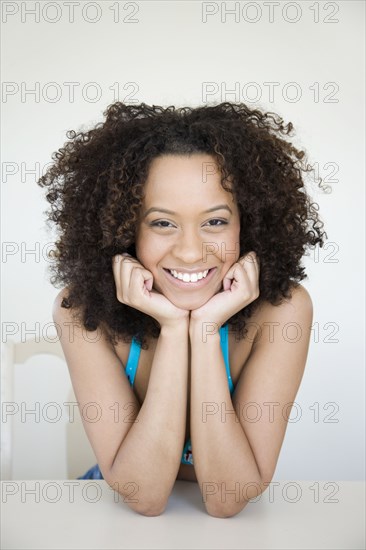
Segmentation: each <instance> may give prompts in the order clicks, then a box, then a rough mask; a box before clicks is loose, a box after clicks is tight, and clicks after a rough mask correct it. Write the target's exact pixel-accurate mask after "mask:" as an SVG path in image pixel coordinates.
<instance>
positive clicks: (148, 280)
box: [130, 264, 154, 293]
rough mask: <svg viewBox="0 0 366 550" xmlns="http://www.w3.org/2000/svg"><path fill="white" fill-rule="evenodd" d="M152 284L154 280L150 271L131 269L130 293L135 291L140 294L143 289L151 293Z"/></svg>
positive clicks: (136, 267)
mask: <svg viewBox="0 0 366 550" xmlns="http://www.w3.org/2000/svg"><path fill="white" fill-rule="evenodd" d="M140 265H141V264H140ZM153 282H154V278H153V275H152V273H151V271H148V270H147V269H145V268H144V267H140V266H134V267H132V271H131V279H130V286H131V292H136V291H137V293H140V292H141V291H142V292H144V290H145V289H146V290H148V291H149V292H151V289H152V286H153Z"/></svg>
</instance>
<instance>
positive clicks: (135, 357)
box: [125, 338, 141, 386]
mask: <svg viewBox="0 0 366 550" xmlns="http://www.w3.org/2000/svg"><path fill="white" fill-rule="evenodd" d="M140 352H141V346H140V344H139V343H138V342H137V341H136V340H135V338H132V342H131V346H130V353H129V354H128V360H127V365H126V370H125V372H126V375H127V378H128V380H129V382H130V384H131V386H133V383H134V381H135V376H136V371H137V365H138V362H139V358H140Z"/></svg>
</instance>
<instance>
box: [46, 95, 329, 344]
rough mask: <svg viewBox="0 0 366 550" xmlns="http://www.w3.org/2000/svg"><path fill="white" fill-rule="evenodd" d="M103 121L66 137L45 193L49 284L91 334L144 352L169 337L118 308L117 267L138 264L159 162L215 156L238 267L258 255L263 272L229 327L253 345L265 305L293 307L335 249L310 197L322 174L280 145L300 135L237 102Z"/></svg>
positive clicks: (121, 112) (118, 109) (146, 319)
mask: <svg viewBox="0 0 366 550" xmlns="http://www.w3.org/2000/svg"><path fill="white" fill-rule="evenodd" d="M103 114H104V116H105V117H106V118H105V122H100V123H98V124H96V125H95V127H94V128H93V129H91V130H89V131H86V132H79V133H76V132H75V131H74V130H70V131H68V132H67V133H66V136H67V138H68V139H69V141H67V142H66V143H65V144H64V147H63V148H60V149H58V151H57V152H55V153H53V155H52V159H53V161H54V162H53V163H52V165H51V166H50V167H49V168H48V170H47V172H46V173H45V174H44V175H43V176H42V177H41V178H40V179H39V180H38V182H37V183H38V185H40V186H41V187H44V186H46V187H48V188H49V189H48V192H47V194H46V198H47V201H48V202H49V203H50V204H51V208H50V210H48V211H46V212H44V214H48V217H47V220H48V223H47V225H49V222H50V221H52V222H55V224H56V225H57V230H58V240H57V241H56V242H55V246H56V249H55V250H54V251H53V252H52V253H51V255H50V256H51V258H53V262H52V264H51V266H50V267H49V270H50V271H51V274H52V276H51V284H53V285H54V286H56V287H57V286H58V285H60V284H61V285H63V286H67V291H68V294H67V299H64V300H63V302H62V306H63V307H67V308H71V311H72V314H73V316H74V319H76V320H77V322H79V323H81V324H82V326H83V327H84V328H85V329H87V330H90V331H93V330H97V329H98V327H99V325H102V326H103V327H104V328H105V330H106V336H107V338H108V340H109V342H111V343H114V344H116V342H117V341H118V340H119V339H123V340H124V341H126V342H128V341H131V339H132V337H133V336H135V338H136V339H137V340H138V341H139V342H140V344H141V345H142V347H143V348H145V349H146V347H147V340H146V337H148V336H150V337H153V338H157V337H158V336H159V332H160V326H159V323H158V322H157V321H156V320H155V319H153V318H152V317H150V316H149V315H146V314H144V313H142V312H140V311H138V310H136V309H134V308H132V307H130V306H127V305H125V304H122V303H120V302H119V301H118V300H117V297H116V288H115V282H114V277H113V271H112V257H113V256H114V255H116V254H120V253H122V252H128V253H129V254H131V255H132V256H134V257H136V251H135V234H136V226H137V222H138V219H139V213H140V208H141V205H142V200H143V194H144V184H145V182H146V180H147V177H148V172H149V166H150V164H151V162H152V160H153V159H155V158H157V157H159V156H162V155H172V154H177V155H191V154H194V153H206V154H210V155H211V156H212V157H214V159H215V160H216V162H217V163H218V165H219V168H220V177H221V185H222V187H223V188H224V189H225V190H227V191H230V192H232V193H233V194H234V196H235V200H236V201H237V204H238V209H239V213H240V228H241V230H240V256H242V255H244V254H246V253H247V252H248V251H250V250H253V251H255V252H256V254H257V256H258V259H259V262H260V278H259V288H260V295H259V297H258V298H257V299H256V300H255V301H254V302H252V303H251V304H249V305H248V306H247V307H245V308H244V309H242V310H241V311H239V312H238V313H236V314H235V315H234V316H233V317H231V319H229V320H228V321H229V324H230V330H233V331H234V332H235V334H236V338H239V339H240V338H243V337H245V335H246V333H247V326H246V325H248V323H247V320H248V318H249V317H250V316H251V315H252V313H253V312H254V310H255V309H256V308H257V307H258V305H259V304H260V303H261V302H263V301H269V302H270V303H271V304H272V305H279V304H280V303H281V302H282V300H283V298H288V297H289V296H291V287H292V286H296V285H297V284H298V283H299V282H300V281H301V280H302V279H304V278H306V277H307V275H306V274H305V268H304V267H303V266H301V258H302V256H303V255H304V253H305V251H306V248H307V247H315V246H316V245H317V244H319V245H320V246H321V247H322V246H323V245H324V240H323V239H324V236H325V237H326V238H327V235H326V233H324V232H322V231H321V228H322V227H323V225H324V224H323V223H322V222H321V220H320V218H319V216H318V210H319V206H318V204H317V203H314V202H311V198H310V196H309V195H308V193H307V192H306V190H305V183H304V175H305V174H306V173H307V172H310V171H312V170H313V168H312V167H311V166H310V165H308V164H307V162H305V152H304V151H300V150H298V149H296V148H295V147H294V146H293V145H292V143H290V142H289V141H288V140H286V139H284V138H283V137H282V136H284V135H291V131H292V130H293V125H292V123H291V122H289V123H288V124H287V125H284V123H283V119H282V118H280V117H279V116H278V115H276V114H275V113H263V112H261V111H260V110H257V109H250V108H248V107H247V106H246V105H245V104H243V103H239V104H235V103H231V102H225V103H221V104H217V105H215V104H213V105H205V106H200V107H196V108H193V107H181V108H176V107H174V106H170V107H167V108H164V107H159V106H156V105H153V106H149V105H147V104H145V103H141V104H139V105H126V104H123V103H121V102H116V103H114V104H112V105H110V106H109V107H108V108H107V109H106V111H105V112H104V113H103ZM281 135H282V136H281ZM229 179H230V186H229V185H227V182H228V181H229ZM319 186H320V187H321V180H320V183H319Z"/></svg>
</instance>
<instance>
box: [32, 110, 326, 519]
mask: <svg viewBox="0 0 366 550" xmlns="http://www.w3.org/2000/svg"><path fill="white" fill-rule="evenodd" d="M105 114H106V121H105V122H104V123H101V124H98V125H97V126H96V127H95V128H93V129H92V130H90V131H89V132H86V133H79V134H76V133H75V132H70V133H69V134H68V137H69V138H70V141H69V142H68V143H66V144H65V146H64V147H63V148H62V149H60V150H59V151H58V152H57V153H56V154H55V156H54V160H55V162H54V165H53V166H51V168H50V169H49V170H48V172H47V173H46V174H45V175H44V176H43V177H42V178H41V179H40V180H39V184H40V185H41V186H48V187H49V191H48V194H47V196H46V197H47V200H48V201H49V202H50V203H51V205H52V208H51V211H50V212H49V219H50V220H51V221H53V222H55V223H56V224H58V226H59V229H60V238H59V240H58V241H57V242H56V243H55V244H56V251H55V258H56V261H55V263H54V265H53V266H51V271H52V272H53V274H54V277H53V279H52V282H53V283H54V284H59V283H62V284H63V286H64V288H63V289H62V290H61V292H60V293H59V294H58V296H57V298H56V300H55V302H54V307H53V318H54V320H55V322H57V323H59V324H60V325H62V323H68V324H69V323H73V324H74V326H75V331H74V334H76V338H74V339H73V341H72V342H71V341H68V339H67V337H66V335H67V334H69V332H68V331H64V332H63V336H62V337H61V343H62V347H63V350H64V353H65V357H66V360H67V364H68V367H69V370H70V376H71V380H72V383H73V387H74V391H75V395H76V396H77V399H78V403H79V407H80V410H81V411H82V410H83V406H85V404H86V403H89V402H91V401H92V402H97V403H98V405H99V407H100V408H101V410H102V413H103V414H102V415H101V418H100V421H99V422H98V423H90V422H87V421H86V419H84V418H83V422H84V427H85V430H86V433H87V435H88V437H89V440H90V443H91V445H92V447H93V450H94V452H95V455H96V458H97V461H98V464H97V465H96V466H95V467H93V468H92V469H91V470H90V471H89V472H87V473H86V474H85V475H84V476H83V477H84V478H89V477H98V478H100V477H104V478H105V479H106V481H107V482H108V483H109V484H110V486H111V487H113V488H115V490H117V491H118V492H120V493H121V494H122V495H123V496H124V497H128V495H129V491H130V483H131V480H133V483H134V484H135V486H136V487H137V488H138V497H137V498H136V499H132V500H129V499H128V498H127V500H125V502H127V503H128V504H129V505H130V506H131V508H133V509H134V510H136V511H137V512H139V513H142V514H145V515H157V514H160V513H162V512H163V510H164V509H165V507H166V505H167V502H168V498H169V495H170V493H171V490H172V487H173V485H174V482H175V480H176V479H185V480H191V481H197V482H198V483H199V486H200V489H201V492H202V497H203V502H204V504H205V507H206V509H207V511H208V513H209V514H211V515H213V516H217V517H228V516H232V515H235V514H237V513H238V512H239V511H240V510H242V509H243V508H244V507H245V505H246V504H247V502H248V500H250V499H251V498H253V497H255V496H257V495H258V494H259V493H261V492H263V491H264V490H265V488H266V487H267V486H268V483H269V481H270V480H271V479H272V476H273V474H274V471H275V467H276V463H277V459H278V456H279V452H280V449H281V445H282V442H283V438H284V435H285V431H286V426H287V420H288V416H289V415H290V411H291V408H288V406H286V405H288V403H291V402H293V401H294V399H295V396H296V393H297V391H298V388H299V385H300V382H301V378H302V375H303V372H304V368H305V363H306V357H307V352H308V346H309V337H310V329H311V323H312V302H311V298H310V296H309V294H308V293H307V291H306V290H305V289H304V288H303V287H302V286H301V285H300V284H299V283H300V281H301V280H302V279H304V278H305V277H306V275H305V273H304V268H303V267H302V265H301V258H302V256H303V254H304V252H305V250H306V249H307V248H308V247H315V246H316V245H318V244H319V245H320V246H322V245H323V242H324V236H325V233H324V232H322V231H321V227H322V225H323V224H322V223H321V222H320V219H319V216H318V213H317V208H316V206H317V205H315V204H314V203H312V202H311V200H310V197H309V196H308V195H307V193H306V190H305V185H304V180H303V176H304V175H305V174H306V173H307V172H308V171H309V170H310V168H309V167H308V165H307V164H306V162H305V159H304V156H305V155H304V153H303V152H302V151H298V150H297V149H296V148H295V147H293V146H292V144H291V143H290V142H289V141H287V140H285V139H284V138H283V137H282V136H284V135H288V134H289V133H290V132H291V130H292V124H291V123H289V124H287V125H286V126H284V125H283V120H282V119H280V118H279V117H277V116H276V115H273V114H272V113H262V112H260V111H259V110H254V109H253V110H251V109H249V108H248V107H247V106H245V105H243V104H231V103H222V104H219V105H216V106H204V107H197V108H188V107H185V108H180V109H176V108H175V107H168V108H163V107H157V106H153V107H150V106H148V105H146V104H141V105H137V106H135V105H133V106H132V105H131V106H128V105H124V104H122V103H115V104H113V105H111V106H110V107H109V108H108V109H107V111H106V113H105ZM281 135H282V136H281ZM75 251H77V254H75ZM268 323H274V324H275V326H279V327H280V328H281V326H286V325H287V324H288V323H293V324H295V325H296V326H299V327H300V335H301V336H300V338H298V340H296V342H289V340H288V339H287V338H283V337H277V338H275V339H273V338H272V335H271V338H270V339H269V340H266V339H265V338H263V333H264V332H263V331H262V328H263V327H265V326H267V325H268ZM85 329H86V331H87V333H86V334H87V338H85ZM98 329H99V332H97V330H98ZM280 332H281V331H280ZM282 334H283V331H282ZM96 335H97V336H98V338H96ZM121 366H122V368H121ZM123 370H124V372H123ZM251 402H255V403H256V404H257V405H258V407H260V409H261V412H262V414H261V415H260V418H259V421H258V422H256V423H253V422H252V421H251V419H250V418H248V417H246V416H245V415H244V416H243V415H242V414H240V411H241V410H243V406H245V405H246V404H247V403H251ZM272 402H273V403H276V404H278V405H279V407H278V408H275V409H274V411H272V410H271V414H270V415H268V412H269V411H268V407H267V405H268V403H272ZM207 404H209V405H210V407H209V408H208V409H207ZM116 405H118V406H119V407H120V408H121V410H127V409H129V408H132V412H131V411H129V413H128V420H126V418H125V417H124V418H121V417H120V416H118V420H117V421H116V419H115V415H111V410H115V406H116ZM205 407H206V409H205ZM284 409H285V410H286V414H285V415H283V414H282V412H281V411H283V410H284ZM266 413H267V414H266ZM226 414H228V416H229V418H228V419H226ZM238 484H239V486H240V487H239V491H238V492H237V491H236V490H235V491H234V492H233V491H232V488H233V487H237V485H238ZM213 489H214V490H213ZM234 493H235V494H234Z"/></svg>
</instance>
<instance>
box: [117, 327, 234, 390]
mask: <svg viewBox="0 0 366 550" xmlns="http://www.w3.org/2000/svg"><path fill="white" fill-rule="evenodd" d="M220 344H221V349H222V353H223V356H224V361H225V368H226V376H227V379H228V384H229V390H230V393H232V392H233V390H234V385H233V381H232V379H231V374H230V364H229V325H228V324H227V323H225V324H224V325H223V326H222V327H221V328H220ZM140 352H141V346H140V344H139V343H138V342H137V341H136V340H135V338H132V342H131V346H130V352H129V355H128V360H127V365H126V370H125V372H126V375H127V378H128V380H129V382H130V384H131V386H133V384H134V381H135V376H136V371H137V366H138V362H139V358H140Z"/></svg>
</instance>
